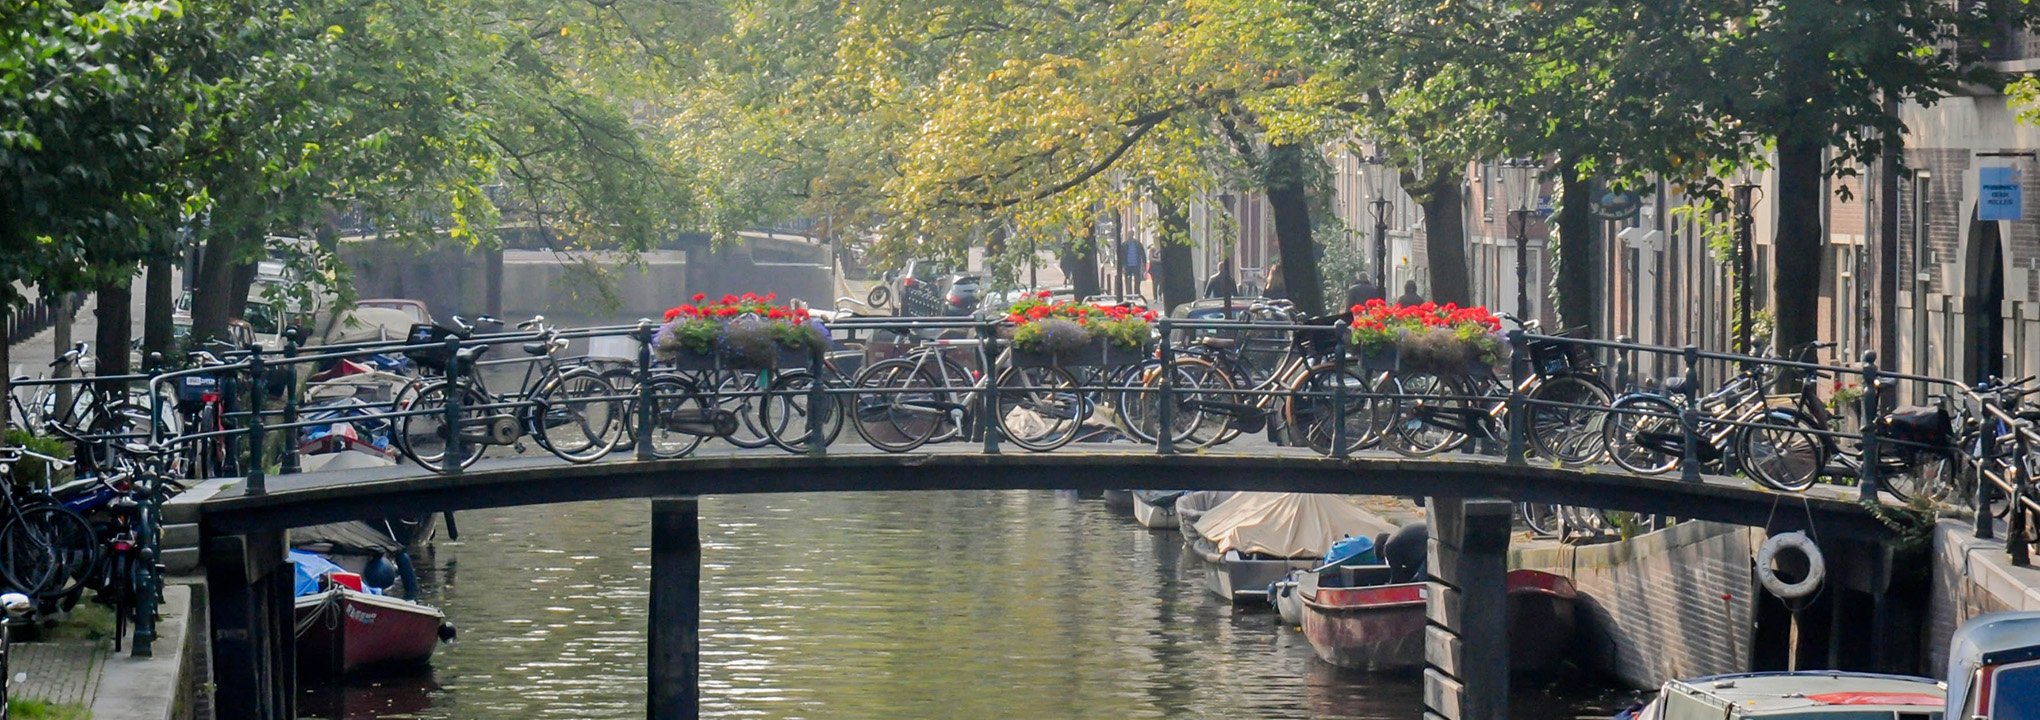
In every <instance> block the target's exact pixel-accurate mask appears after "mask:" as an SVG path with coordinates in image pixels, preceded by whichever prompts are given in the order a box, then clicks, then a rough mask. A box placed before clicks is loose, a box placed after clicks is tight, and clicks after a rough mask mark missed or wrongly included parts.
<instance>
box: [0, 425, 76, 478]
mask: <svg viewBox="0 0 2040 720" xmlns="http://www.w3.org/2000/svg"><path fill="white" fill-rule="evenodd" d="M0 441H4V442H5V443H6V444H7V447H19V448H27V449H28V450H29V451H31V452H38V453H42V454H44V455H48V456H50V457H60V458H68V457H71V443H69V442H67V441H64V440H58V439H56V438H47V437H36V436H34V435H30V434H29V432H28V431H27V430H23V429H21V428H8V429H7V431H6V433H4V434H0ZM49 477H50V464H49V462H48V461H45V460H42V459H39V458H32V457H24V458H22V459H21V462H18V463H15V464H14V481H15V482H17V483H22V484H26V485H41V484H42V483H43V482H44V481H46V480H48V479H49Z"/></svg>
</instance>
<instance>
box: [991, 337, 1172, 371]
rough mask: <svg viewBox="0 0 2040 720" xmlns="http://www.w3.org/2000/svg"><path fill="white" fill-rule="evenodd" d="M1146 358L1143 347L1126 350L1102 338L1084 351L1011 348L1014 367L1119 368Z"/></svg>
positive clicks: (1082, 349)
mask: <svg viewBox="0 0 2040 720" xmlns="http://www.w3.org/2000/svg"><path fill="white" fill-rule="evenodd" d="M1147 357H1148V349H1147V348H1145V347H1139V348H1129V347H1123V346H1119V345H1113V344H1111V343H1107V342H1106V341H1105V338H1102V337H1094V338H1091V339H1090V340H1089V341H1088V342H1086V343H1085V344H1084V346H1083V347H1081V348H1077V349H1074V350H1067V351H1064V352H1054V351H1050V350H1022V349H1020V348H1017V347H1016V348H1013V354H1012V357H1011V360H1012V363H1013V367H1023V368H1037V367H1056V368H1074V367H1099V366H1104V367H1118V366H1122V365H1137V364H1139V363H1140V362H1141V361H1143V360H1146V359H1147Z"/></svg>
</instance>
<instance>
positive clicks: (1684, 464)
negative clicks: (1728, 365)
mask: <svg viewBox="0 0 2040 720" xmlns="http://www.w3.org/2000/svg"><path fill="white" fill-rule="evenodd" d="M1685 359H1686V389H1685V393H1684V394H1685V396H1686V406H1685V407H1683V408H1680V409H1679V435H1680V440H1679V445H1680V448H1679V455H1680V458H1679V479H1680V480H1684V481H1686V482H1700V348H1698V347H1696V346H1693V345H1687V346H1686V349H1685Z"/></svg>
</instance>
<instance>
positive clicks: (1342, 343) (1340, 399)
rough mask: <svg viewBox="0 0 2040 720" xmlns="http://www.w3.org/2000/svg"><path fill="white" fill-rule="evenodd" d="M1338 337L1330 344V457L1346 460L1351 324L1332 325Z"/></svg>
mask: <svg viewBox="0 0 2040 720" xmlns="http://www.w3.org/2000/svg"><path fill="white" fill-rule="evenodd" d="M1332 327H1333V329H1335V330H1336V331H1337V332H1338V333H1339V335H1338V340H1337V342H1334V343H1332V457H1335V458H1339V459H1341V460H1344V459H1346V456H1347V455H1349V454H1350V453H1348V452H1346V339H1347V338H1349V337H1352V334H1353V328H1352V323H1349V322H1347V321H1345V320H1340V321H1339V322H1337V323H1335V324H1333V325H1332Z"/></svg>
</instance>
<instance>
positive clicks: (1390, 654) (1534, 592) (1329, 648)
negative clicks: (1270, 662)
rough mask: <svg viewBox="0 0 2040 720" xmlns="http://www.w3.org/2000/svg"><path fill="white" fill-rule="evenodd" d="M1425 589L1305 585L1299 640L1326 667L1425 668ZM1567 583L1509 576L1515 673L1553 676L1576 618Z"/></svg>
mask: <svg viewBox="0 0 2040 720" xmlns="http://www.w3.org/2000/svg"><path fill="white" fill-rule="evenodd" d="M1429 585H1430V584H1429V583H1400V584H1395V585H1373V586H1366V587H1355V588H1329V587H1311V586H1310V585H1309V584H1308V583H1306V584H1305V586H1304V587H1302V588H1300V589H1299V594H1301V595H1303V634H1304V637H1306V638H1308V639H1309V640H1310V646H1311V649H1312V650H1314V651H1316V652H1317V656H1318V657H1319V658H1320V659H1323V660H1324V661H1325V662H1328V663H1331V664H1333V665H1337V666H1339V667H1346V668H1355V669H1360V670H1368V671H1374V672H1396V671H1413V670H1418V669H1421V668H1422V667H1423V666H1424V643H1425V624H1426V622H1425V617H1424V605H1425V600H1426V598H1427V597H1428V595H1429V593H1430V588H1429ZM1574 600H1575V594H1574V591H1573V587H1572V581H1570V580H1567V579H1565V578H1564V577H1560V576H1557V575H1552V574H1550V573H1545V572H1539V571H1536V570H1512V571H1510V572H1509V577H1508V602H1509V604H1508V614H1509V665H1510V667H1511V668H1512V669H1513V670H1514V671H1516V672H1535V671H1540V670H1551V669H1554V668H1556V667H1560V666H1561V665H1562V662H1561V661H1562V660H1563V659H1564V658H1565V656H1566V654H1567V653H1568V651H1569V650H1571V647H1572V639H1573V631H1574V629H1575V627H1576V620H1575V618H1574V615H1573V603H1574Z"/></svg>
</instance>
